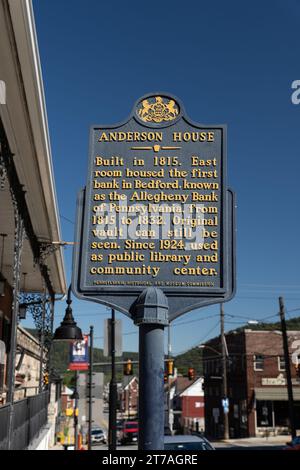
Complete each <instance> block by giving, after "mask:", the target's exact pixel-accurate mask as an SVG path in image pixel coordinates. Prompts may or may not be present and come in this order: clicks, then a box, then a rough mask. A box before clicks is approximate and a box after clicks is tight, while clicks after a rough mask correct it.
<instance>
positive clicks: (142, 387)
mask: <svg viewBox="0 0 300 470" xmlns="http://www.w3.org/2000/svg"><path fill="white" fill-rule="evenodd" d="M134 321H135V324H136V325H138V326H139V446H138V447H139V450H163V449H164V418H165V416H164V407H165V400H164V327H165V326H167V325H168V301H167V298H166V296H165V295H164V293H163V292H162V291H161V290H160V289H158V288H156V287H149V288H147V289H145V290H144V291H143V292H142V293H141V295H140V296H139V297H138V299H137V301H136V304H135V318H134Z"/></svg>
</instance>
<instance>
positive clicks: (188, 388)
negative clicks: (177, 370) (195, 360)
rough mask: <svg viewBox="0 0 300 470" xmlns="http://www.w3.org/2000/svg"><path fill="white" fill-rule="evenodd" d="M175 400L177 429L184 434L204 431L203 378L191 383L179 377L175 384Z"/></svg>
mask: <svg viewBox="0 0 300 470" xmlns="http://www.w3.org/2000/svg"><path fill="white" fill-rule="evenodd" d="M174 387H175V396H174V399H173V407H174V416H175V418H176V420H175V428H176V429H177V430H178V429H181V430H182V432H184V433H188V432H191V431H204V427H205V424H204V391H203V377H199V378H197V379H196V380H194V381H193V382H191V381H190V380H189V379H188V378H186V377H180V376H178V377H177V379H176V381H175V382H174Z"/></svg>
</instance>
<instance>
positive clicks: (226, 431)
mask: <svg viewBox="0 0 300 470" xmlns="http://www.w3.org/2000/svg"><path fill="white" fill-rule="evenodd" d="M220 323H221V348H222V349H221V350H222V372H223V374H222V375H223V399H222V407H223V420H224V421H223V424H224V439H229V419H228V413H229V403H228V387H227V355H228V351H227V345H226V338H225V328H224V305H223V303H221V304H220Z"/></svg>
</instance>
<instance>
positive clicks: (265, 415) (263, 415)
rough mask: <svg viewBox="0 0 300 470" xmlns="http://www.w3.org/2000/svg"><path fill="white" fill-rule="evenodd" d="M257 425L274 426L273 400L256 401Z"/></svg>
mask: <svg viewBox="0 0 300 470" xmlns="http://www.w3.org/2000/svg"><path fill="white" fill-rule="evenodd" d="M256 416H257V427H270V426H272V402H271V401H257V402H256Z"/></svg>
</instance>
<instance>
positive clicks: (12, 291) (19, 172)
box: [0, 0, 66, 449]
mask: <svg viewBox="0 0 300 470" xmlns="http://www.w3.org/2000/svg"><path fill="white" fill-rule="evenodd" d="M60 243H61V235H60V221H59V216H58V205H57V200H56V190H55V185H54V175H53V168H52V156H51V147H50V139H49V133H48V123H47V114H46V107H45V99H44V91H43V81H42V74H41V67H40V60H39V52H38V46H37V39H36V31H35V23H34V16H33V9H32V2H31V0H0V341H1V343H0V344H1V348H0V349H1V361H3V364H1V371H2V382H3V383H2V387H1V390H0V393H1V403H2V406H3V407H4V408H3V409H2V408H1V407H0V414H1V416H2V417H3V419H2V422H3V423H4V422H5V426H4V425H3V429H2V434H1V436H0V448H4V449H5V448H24V446H26V447H28V445H29V443H28V442H27V441H26V442H25V441H22V440H21V439H19V440H18V442H17V441H15V442H13V439H12V436H13V435H14V436H17V435H20V436H21V433H20V434H18V432H17V430H16V429H14V426H17V421H18V420H17V419H16V420H15V423H14V422H13V415H14V414H13V413H12V411H11V410H12V409H13V408H12V407H10V405H11V404H13V403H14V402H15V401H17V400H19V401H20V400H22V399H23V400H25V401H26V402H24V404H23V405H22V406H24V407H26V406H27V404H28V406H29V403H30V407H31V409H34V408H35V409H38V408H39V407H42V406H45V404H46V398H45V397H46V395H45V393H44V392H46V389H47V386H46V384H45V383H44V381H43V378H44V375H45V373H49V364H50V344H51V335H52V330H53V318H54V305H55V300H56V295H57V294H59V295H60V296H61V294H64V293H65V292H66V280H65V270H64V262H63V254H62V248H61V246H60ZM25 314H26V315H27V316H31V317H32V319H33V321H34V324H35V328H36V330H37V331H38V339H39V342H40V346H39V347H40V352H42V354H40V363H41V365H40V367H39V373H37V371H34V372H33V373H32V374H31V379H30V380H31V381H32V383H33V382H34V383H36V380H37V377H38V387H34V388H36V390H37V393H36V397H37V398H36V402H37V406H36V407H35V406H33V405H32V403H33V402H34V397H27V398H24V397H22V394H21V393H20V390H19V389H20V386H22V381H23V380H25V379H26V374H27V379H28V377H29V372H28V371H25V372H21V371H20V370H18V369H17V370H16V368H17V367H18V364H19V361H20V358H21V355H22V352H20V351H21V350H20V343H22V342H23V341H25V342H27V343H28V344H29V343H30V341H31V346H30V347H32V348H34V346H33V342H32V339H31V340H29V339H28V337H27V339H25V337H26V333H25V332H24V331H22V330H21V329H18V325H19V324H20V322H21V320H22V318H24V316H25ZM18 341H19V346H18ZM32 348H31V349H32ZM36 352H37V351H36ZM31 353H32V351H31ZM32 354H33V353H32ZM34 354H35V353H34ZM34 354H33V355H31V356H30V357H31V359H30V360H32V361H33V364H32V365H34V367H35V366H36V364H35V362H34V360H35V359H36V360H37V356H38V352H37V354H35V355H34ZM34 358H35V359H34ZM20 367H22V366H20ZM23 368H24V363H23ZM36 368H38V367H36ZM1 371H0V372H1ZM27 381H28V380H27ZM32 390H33V389H32ZM41 394H43V395H42V396H41V397H39V395H41ZM22 406H21V404H20V405H18V409H20V410H21V408H22ZM22 413H23V412H22ZM25 415H26V413H25V412H24V416H25ZM39 415H40V416H42V415H43V413H41V412H40V413H39ZM46 417H47V416H46V415H45V416H44V418H45V419H46ZM44 418H43V421H41V424H42V422H44V420H45V419H44ZM32 419H34V417H32ZM21 424H22V425H24V423H21ZM31 429H32V426H31ZM31 437H33V436H30V438H31Z"/></svg>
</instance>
